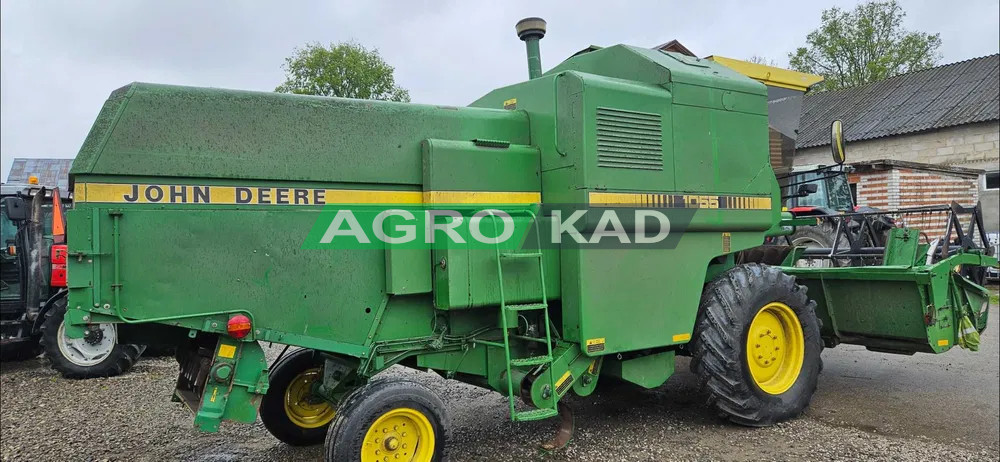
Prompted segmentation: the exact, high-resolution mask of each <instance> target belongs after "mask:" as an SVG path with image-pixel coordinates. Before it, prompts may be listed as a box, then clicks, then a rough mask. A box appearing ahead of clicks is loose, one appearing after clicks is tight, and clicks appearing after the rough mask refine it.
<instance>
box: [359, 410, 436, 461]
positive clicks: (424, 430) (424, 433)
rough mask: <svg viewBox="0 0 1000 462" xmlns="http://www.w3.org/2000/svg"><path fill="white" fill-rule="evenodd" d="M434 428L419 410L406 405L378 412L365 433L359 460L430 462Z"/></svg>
mask: <svg viewBox="0 0 1000 462" xmlns="http://www.w3.org/2000/svg"><path fill="white" fill-rule="evenodd" d="M433 456H434V427H432V426H431V422H430V420H428V419H427V416H425V415H424V414H423V413H422V412H420V411H417V410H415V409H410V408H398V409H392V410H390V411H388V412H386V413H385V414H382V416H380V417H379V418H378V419H376V420H375V423H373V424H372V426H371V427H369V428H368V433H366V434H365V440H364V446H363V447H362V448H361V461H362V462H374V461H384V462H389V461H393V462H394V461H400V462H410V461H412V462H430V460H431V458H432V457H433Z"/></svg>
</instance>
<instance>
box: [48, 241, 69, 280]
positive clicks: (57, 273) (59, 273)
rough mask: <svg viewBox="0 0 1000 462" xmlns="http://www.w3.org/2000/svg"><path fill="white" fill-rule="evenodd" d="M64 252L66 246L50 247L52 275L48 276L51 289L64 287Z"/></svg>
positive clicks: (56, 245)
mask: <svg viewBox="0 0 1000 462" xmlns="http://www.w3.org/2000/svg"><path fill="white" fill-rule="evenodd" d="M66 252H67V250H66V244H55V245H53V246H52V254H51V262H52V274H51V275H50V276H49V285H50V286H52V287H66Z"/></svg>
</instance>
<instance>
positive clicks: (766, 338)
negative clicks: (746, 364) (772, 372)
mask: <svg viewBox="0 0 1000 462" xmlns="http://www.w3.org/2000/svg"><path fill="white" fill-rule="evenodd" d="M782 343H784V339H779V338H778V336H777V335H775V333H774V332H772V331H771V329H768V328H761V329H758V331H757V336H756V343H754V348H753V350H752V353H753V356H754V361H756V362H757V365H758V366H761V367H765V368H766V367H777V365H778V361H779V360H780V359H781V358H782V356H781V353H780V351H781V344H782Z"/></svg>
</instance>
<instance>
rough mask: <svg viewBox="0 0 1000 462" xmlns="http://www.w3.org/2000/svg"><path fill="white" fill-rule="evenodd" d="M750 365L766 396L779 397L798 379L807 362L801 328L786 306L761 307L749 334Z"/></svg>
mask: <svg viewBox="0 0 1000 462" xmlns="http://www.w3.org/2000/svg"><path fill="white" fill-rule="evenodd" d="M746 355H747V366H748V368H749V370H750V376H751V378H752V379H753V381H754V383H755V384H756V385H757V386H758V387H759V388H760V389H761V390H763V391H764V392H765V393H768V394H772V395H780V394H782V393H784V392H785V391H787V390H788V389H789V388H791V387H792V385H794V384H795V381H796V379H798V376H799V372H800V371H801V370H802V363H803V361H804V360H805V340H804V336H803V333H802V325H801V324H800V323H799V318H798V317H797V316H796V314H795V312H794V311H793V310H792V309H791V308H790V307H789V306H788V305H786V304H784V303H780V302H772V303H769V304H767V305H765V306H764V307H763V308H761V309H760V310H759V311H758V312H757V314H756V316H754V318H753V320H752V321H751V322H750V328H749V330H748V331H747V345H746Z"/></svg>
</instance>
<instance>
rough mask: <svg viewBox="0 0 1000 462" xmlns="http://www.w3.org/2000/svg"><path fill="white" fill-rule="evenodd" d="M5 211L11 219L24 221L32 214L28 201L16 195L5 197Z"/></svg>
mask: <svg viewBox="0 0 1000 462" xmlns="http://www.w3.org/2000/svg"><path fill="white" fill-rule="evenodd" d="M3 213H4V214H6V215H7V218H8V219H9V220H10V221H24V220H27V219H28V217H29V216H30V213H31V212H30V211H29V210H28V203H27V202H25V201H24V199H22V198H20V197H16V196H10V197H5V198H3Z"/></svg>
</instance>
